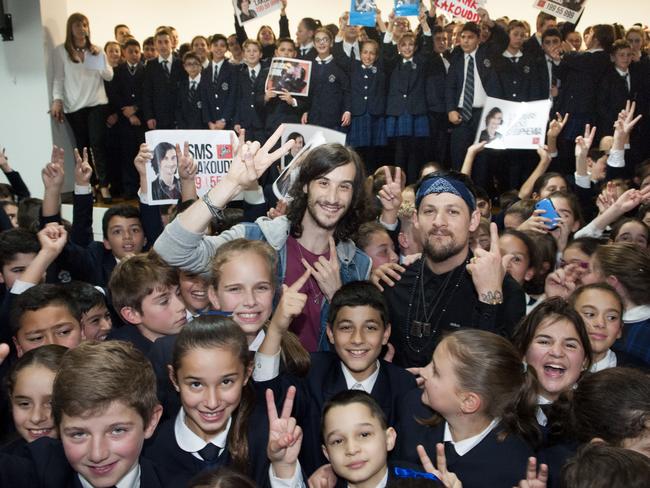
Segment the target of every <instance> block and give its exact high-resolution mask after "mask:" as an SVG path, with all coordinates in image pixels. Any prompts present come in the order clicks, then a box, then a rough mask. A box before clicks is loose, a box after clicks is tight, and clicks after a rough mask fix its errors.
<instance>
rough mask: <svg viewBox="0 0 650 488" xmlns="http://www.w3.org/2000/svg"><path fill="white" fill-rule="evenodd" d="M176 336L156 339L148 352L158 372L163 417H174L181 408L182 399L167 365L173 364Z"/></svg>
mask: <svg viewBox="0 0 650 488" xmlns="http://www.w3.org/2000/svg"><path fill="white" fill-rule="evenodd" d="M176 337H178V335H177V334H176V335H168V336H165V337H160V338H158V339H156V340H155V341H154V343H153V344H152V345H151V347H150V348H149V352H148V354H147V357H148V358H149V361H151V364H152V365H153V370H154V373H155V374H156V381H157V388H156V392H157V394H158V401H159V402H160V404H161V405H162V406H163V419H170V418H172V417H174V416H175V415H176V413H177V412H178V409H179V408H181V400H180V398H179V396H178V392H177V391H176V390H175V389H174V386H173V385H172V382H171V380H170V379H169V372H168V369H167V365H168V364H171V362H172V357H173V355H174V344H176Z"/></svg>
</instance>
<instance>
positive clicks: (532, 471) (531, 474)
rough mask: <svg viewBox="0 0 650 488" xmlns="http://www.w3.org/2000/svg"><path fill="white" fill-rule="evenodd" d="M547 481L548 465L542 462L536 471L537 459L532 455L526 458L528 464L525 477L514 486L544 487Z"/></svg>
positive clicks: (526, 487)
mask: <svg viewBox="0 0 650 488" xmlns="http://www.w3.org/2000/svg"><path fill="white" fill-rule="evenodd" d="M547 481H548V466H547V465H546V464H542V465H540V467H539V472H537V459H536V458H534V457H529V458H528V465H527V466H526V479H525V480H521V481H520V482H519V484H518V485H517V487H516V488H546V482H547Z"/></svg>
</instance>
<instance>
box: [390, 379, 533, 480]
mask: <svg viewBox="0 0 650 488" xmlns="http://www.w3.org/2000/svg"><path fill="white" fill-rule="evenodd" d="M421 395H422V393H421V391H420V390H413V391H411V392H409V393H407V394H406V395H405V396H404V398H403V401H402V402H401V403H400V405H399V412H398V415H399V420H398V423H397V445H396V447H395V449H394V450H393V453H392V455H391V459H394V460H400V461H406V462H408V463H413V464H417V465H420V458H419V456H418V454H417V451H416V446H417V445H418V444H422V445H423V446H424V447H425V449H426V450H427V452H428V453H429V456H430V457H431V456H433V457H434V458H435V446H436V444H437V443H440V442H443V439H444V425H445V423H444V421H442V422H440V423H439V424H438V425H436V426H435V427H428V426H425V425H422V424H420V423H418V422H417V420H416V419H427V418H430V417H431V415H432V414H433V411H432V410H431V409H429V408H428V407H427V406H425V405H423V404H422V401H421ZM500 432H501V429H500V428H499V426H497V427H496V428H495V429H493V430H492V431H491V432H490V433H489V434H488V435H487V436H486V437H485V438H484V439H483V440H482V441H481V442H480V443H479V444H477V445H476V446H475V447H474V448H472V450H470V451H469V452H468V453H466V454H465V455H464V456H459V455H458V454H457V453H456V451H455V450H454V448H453V446H452V444H451V443H445V454H446V456H447V467H448V469H449V471H451V472H453V473H455V474H456V476H458V478H459V479H460V480H462V482H463V486H464V487H466V488H485V487H488V486H489V487H493V486H494V487H497V486H516V485H517V484H518V483H519V481H521V480H522V479H525V478H526V466H527V463H528V458H529V457H530V456H534V455H535V454H534V451H533V449H532V448H531V447H530V446H529V445H528V444H527V443H526V442H525V441H524V440H523V439H521V438H520V437H518V436H516V435H514V434H509V435H507V436H506V437H505V439H503V440H499V439H498V436H499V433H500Z"/></svg>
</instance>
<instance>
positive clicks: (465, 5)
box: [436, 0, 486, 22]
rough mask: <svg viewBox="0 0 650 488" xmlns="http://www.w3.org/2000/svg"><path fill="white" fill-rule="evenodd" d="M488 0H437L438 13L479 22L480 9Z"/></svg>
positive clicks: (466, 20)
mask: <svg viewBox="0 0 650 488" xmlns="http://www.w3.org/2000/svg"><path fill="white" fill-rule="evenodd" d="M485 1H486V0H436V13H440V14H442V15H444V16H446V17H453V18H456V19H462V20H464V21H465V22H479V21H480V17H479V15H478V9H479V8H481V7H483V6H485Z"/></svg>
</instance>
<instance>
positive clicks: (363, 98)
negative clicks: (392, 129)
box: [346, 61, 388, 174]
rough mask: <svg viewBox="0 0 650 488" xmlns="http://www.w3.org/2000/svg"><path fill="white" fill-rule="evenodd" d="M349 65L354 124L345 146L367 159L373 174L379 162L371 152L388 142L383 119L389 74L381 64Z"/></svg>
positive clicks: (354, 62) (358, 63)
mask: <svg viewBox="0 0 650 488" xmlns="http://www.w3.org/2000/svg"><path fill="white" fill-rule="evenodd" d="M350 66H351V72H350V86H351V89H352V93H351V110H350V111H351V113H352V122H351V123H350V131H349V132H348V135H347V142H346V143H347V144H348V145H349V146H352V147H354V148H355V149H357V151H359V152H360V153H361V154H362V156H365V157H364V158H363V159H364V161H365V163H366V168H367V170H368V174H371V173H372V172H373V171H374V169H375V167H376V165H377V162H378V161H376V157H377V154H375V152H374V151H370V149H371V148H375V147H377V146H385V145H386V144H387V142H388V141H387V138H386V123H385V119H384V113H385V111H386V74H385V72H384V70H383V68H382V66H381V65H378V64H375V65H373V66H364V65H363V64H362V63H361V61H351V63H350ZM369 158H370V159H369Z"/></svg>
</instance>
